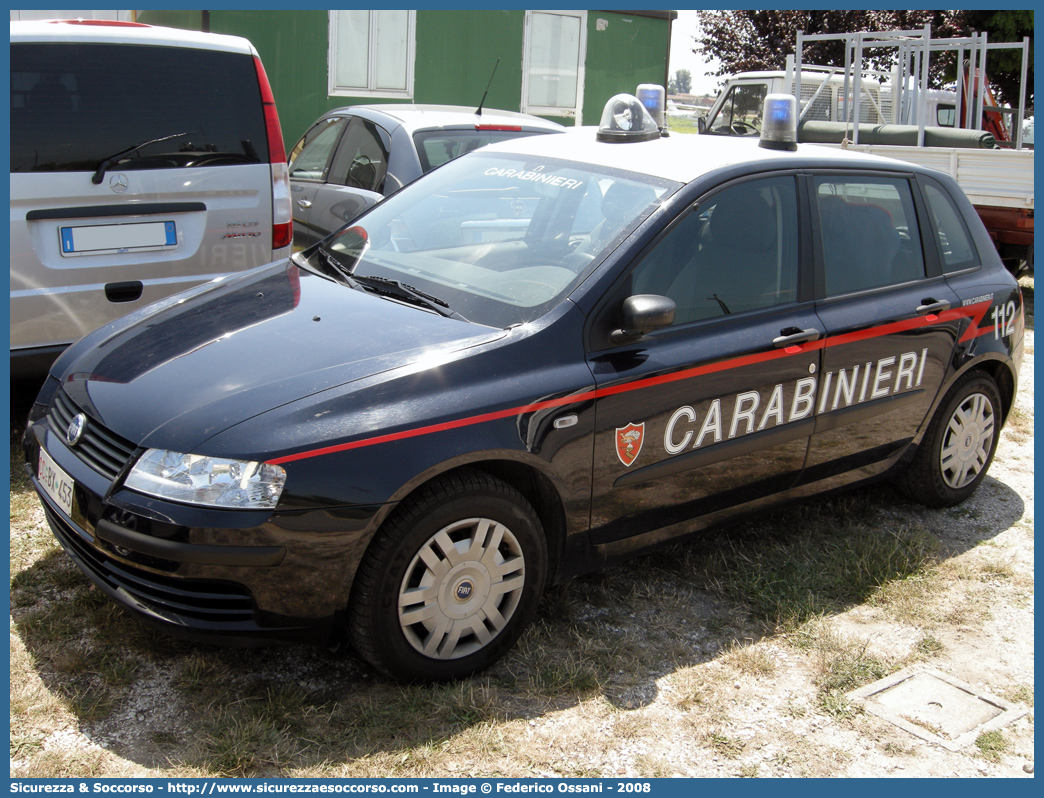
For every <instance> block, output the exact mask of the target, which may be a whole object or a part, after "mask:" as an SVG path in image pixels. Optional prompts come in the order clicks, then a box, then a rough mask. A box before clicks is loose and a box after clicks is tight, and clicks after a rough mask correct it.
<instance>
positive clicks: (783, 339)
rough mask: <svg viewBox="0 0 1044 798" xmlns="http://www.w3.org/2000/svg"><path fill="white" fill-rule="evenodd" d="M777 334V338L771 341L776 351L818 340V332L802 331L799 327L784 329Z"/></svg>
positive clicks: (811, 330)
mask: <svg viewBox="0 0 1044 798" xmlns="http://www.w3.org/2000/svg"><path fill="white" fill-rule="evenodd" d="M779 332H780V335H779V337H778V338H773V339H772V345H773V346H774V347H776V349H782V348H783V347H786V346H796V345H797V344H807V343H808V342H809V341H815V340H816V339H817V338H819V330H816V329H809V330H802V329H801V328H799V327H786V328H784V329H782V330H780V331H779Z"/></svg>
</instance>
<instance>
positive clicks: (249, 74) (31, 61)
mask: <svg viewBox="0 0 1044 798" xmlns="http://www.w3.org/2000/svg"><path fill="white" fill-rule="evenodd" d="M10 56H11V375H12V378H15V379H18V378H23V377H33V376H38V375H42V374H43V373H45V372H46V369H47V367H48V366H49V365H50V363H51V362H52V361H53V360H54V358H55V357H57V356H58V354H59V353H60V352H61V351H62V350H63V349H64V348H65V347H66V346H68V345H69V344H70V343H72V342H73V341H75V340H77V339H78V338H80V337H81V336H83V335H85V334H86V333H88V332H90V331H91V330H94V329H96V328H97V327H100V326H102V325H103V324H106V323H108V322H110V321H112V320H113V319H116V318H118V317H120V316H123V315H125V314H126V313H129V312H131V311H132V310H135V309H137V308H139V307H142V306H143V305H146V304H148V303H150V302H153V301H155V300H157V299H161V298H163V297H165V296H167V295H169V294H172V293H175V292H177V291H181V290H183V289H186V288H189V287H191V286H193V285H196V284H198V283H200V282H203V281H207V280H212V279H215V278H218V277H220V276H222V275H225V274H228V273H231V272H237V271H241V270H243V269H247V268H250V267H252V266H258V265H261V264H264V263H268V262H270V261H273V260H276V259H278V258H281V257H285V256H287V255H289V254H290V242H291V238H292V232H293V231H292V217H291V208H290V189H289V181H288V177H287V166H286V152H285V149H284V147H283V138H282V134H281V132H280V128H279V118H278V116H277V115H276V108H275V101H274V98H273V96H272V90H271V87H270V86H269V83H268V78H267V77H266V76H265V71H264V68H263V67H262V65H261V60H260V58H259V57H258V54H257V51H256V50H255V49H254V47H253V45H251V44H250V42H248V41H247V40H246V39H242V38H239V37H236V36H221V35H216V34H209V33H198V32H194V31H185V30H175V29H172V28H162V27H152V26H148V25H141V24H138V23H130V22H113V21H100V20H62V21H44V22H12V23H11V52H10Z"/></svg>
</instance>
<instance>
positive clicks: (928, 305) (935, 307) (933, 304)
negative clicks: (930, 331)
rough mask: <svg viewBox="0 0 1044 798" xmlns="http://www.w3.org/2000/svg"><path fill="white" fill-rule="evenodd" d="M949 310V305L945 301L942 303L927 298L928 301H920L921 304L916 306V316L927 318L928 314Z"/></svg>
mask: <svg viewBox="0 0 1044 798" xmlns="http://www.w3.org/2000/svg"><path fill="white" fill-rule="evenodd" d="M949 309H950V303H949V302H947V301H946V300H945V299H944V300H943V301H942V302H939V301H938V300H935V299H932V298H931V297H928V299H922V300H921V304H920V305H918V306H917V315H918V316H927V315H928V314H929V313H942V312H943V311H944V310H949Z"/></svg>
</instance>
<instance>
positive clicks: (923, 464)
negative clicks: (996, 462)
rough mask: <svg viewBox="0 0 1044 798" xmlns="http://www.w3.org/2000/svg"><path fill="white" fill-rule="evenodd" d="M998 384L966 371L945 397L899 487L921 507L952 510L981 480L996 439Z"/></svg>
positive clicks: (987, 467)
mask: <svg viewBox="0 0 1044 798" xmlns="http://www.w3.org/2000/svg"><path fill="white" fill-rule="evenodd" d="M1000 413H1001V401H1000V393H999V392H998V390H997V384H996V383H995V382H994V381H993V379H992V378H991V377H989V376H987V375H985V374H981V373H977V372H971V373H969V374H966V375H965V376H964V377H962V378H961V379H960V380H959V381H958V382H957V383H956V384H955V385H954V386H953V387H952V388H951V389H950V391H949V392H948V393H947V394H946V397H945V398H944V399H943V402H942V404H941V405H940V406H939V409H938V411H936V414H935V416H934V417H933V418H932V421H931V423H930V424H929V426H928V430H927V432H925V435H924V440H923V441H922V442H921V446H920V448H919V449H918V450H917V454H916V455H915V457H914V460H913V463H911V464H910V467H909V468H908V469H907V471H906V472H905V473H904V474H903V475H902V482H901V485H902V487H903V488H904V489H905V490H906V492H907V493H908V494H909V495H910V496H911V497H912V498H914V499H916V500H917V501H919V502H921V503H922V504H926V505H928V506H930V507H951V506H953V505H955V504H960V503H961V502H962V501H964V500H965V499H967V498H968V497H969V496H970V495H971V494H972V493H973V492H974V491H975V489H976V488H977V487H978V486H979V483H980V482H982V480H983V479H984V478H985V476H986V471H987V470H988V469H989V467H990V463H991V462H992V461H993V455H994V452H996V450H997V442H998V440H999V438H1000Z"/></svg>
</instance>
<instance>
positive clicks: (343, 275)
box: [316, 247, 467, 321]
mask: <svg viewBox="0 0 1044 798" xmlns="http://www.w3.org/2000/svg"><path fill="white" fill-rule="evenodd" d="M316 251H317V252H318V253H319V255H320V257H321V258H322V259H323V262H324V263H325V264H326V265H327V267H329V268H331V269H333V270H334V271H336V273H337V275H336V276H337V277H338V278H339V279H340V280H341V281H342V282H343V283H344V284H345V285H347V286H348V287H349V288H354V289H356V290H358V291H371V292H373V293H375V294H381V295H382V296H387V297H391V298H392V299H400V300H405V301H406V302H410V303H412V304H414V305H419V306H420V307H423V308H426V309H428V310H433V311H435V312H436V313H438V314H439V315H440V316H445V317H446V318H449V319H457V320H458V321H467V319H466V318H465V317H464V316H462V315H461V314H460V313H458V312H457V311H455V310H453V309H452V308H450V306H449V304H448V303H446V302H445V301H444V300H442V299H439V298H438V297H434V296H432V295H431V294H426V293H424V292H423V291H421V290H420V289H419V288H414V287H413V286H412V285H407V284H406V283H400V282H399V281H398V280H391V279H389V278H387V277H372V276H367V275H360V274H355V273H354V272H352V271H351V270H350V269H349V268H348V267H346V266H345V265H344V264H343V263H341V262H340V261H339V260H337V258H335V257H334V256H333V255H332V254H331V253H329V252H327V251H326V250H325V249H323V247H319V249H317V250H316Z"/></svg>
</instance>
